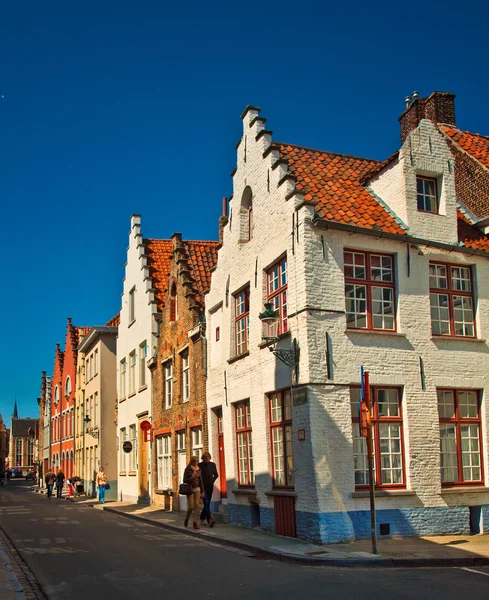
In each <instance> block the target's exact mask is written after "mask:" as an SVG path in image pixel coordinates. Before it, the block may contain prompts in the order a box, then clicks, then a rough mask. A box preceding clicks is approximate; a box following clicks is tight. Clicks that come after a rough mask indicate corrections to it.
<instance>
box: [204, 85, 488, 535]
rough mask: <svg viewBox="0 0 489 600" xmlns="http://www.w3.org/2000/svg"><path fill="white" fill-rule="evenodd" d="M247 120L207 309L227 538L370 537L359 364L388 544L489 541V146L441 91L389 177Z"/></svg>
mask: <svg viewBox="0 0 489 600" xmlns="http://www.w3.org/2000/svg"><path fill="white" fill-rule="evenodd" d="M242 120H243V137H242V139H241V141H240V143H239V145H238V148H237V167H236V169H235V171H234V173H233V186H234V190H233V191H234V194H233V196H232V197H231V198H230V202H229V217H225V218H224V219H223V221H222V225H223V230H222V235H223V244H222V247H221V248H220V250H219V260H218V264H217V267H216V270H215V272H214V273H213V275H212V282H211V288H210V291H209V293H208V295H207V296H206V311H207V338H208V351H209V368H208V380H207V404H208V410H209V413H208V419H209V423H210V431H211V443H210V448H211V452H213V453H217V452H216V451H217V450H218V448H219V447H220V446H221V439H224V456H223V458H224V459H225V464H226V475H227V484H228V485H227V496H228V498H227V502H228V503H229V505H228V508H229V519H230V521H232V522H236V523H240V524H243V525H247V526H260V527H262V528H263V529H266V530H270V531H275V532H276V533H279V534H284V535H297V536H298V537H301V538H304V539H308V540H312V541H315V542H335V541H344V540H351V539H354V538H366V537H368V536H369V535H370V521H369V500H368V474H367V466H366V452H365V444H364V438H361V437H360V435H359V425H358V415H357V412H356V410H357V408H356V407H357V400H358V397H359V384H360V374H359V369H360V366H361V365H364V366H365V368H366V369H368V370H369V373H370V382H371V386H372V395H373V414H372V418H373V431H374V453H375V459H376V464H377V470H376V472H375V484H376V489H377V491H376V495H377V523H378V528H379V531H378V533H382V534H383V535H429V534H466V533H469V532H471V531H472V532H478V531H485V532H487V531H489V487H487V482H488V478H489V470H488V464H489V461H488V444H489V440H488V438H487V432H488V426H489V411H487V410H486V407H485V399H484V398H485V392H486V391H487V387H488V385H489V380H488V374H489V351H488V347H487V343H486V339H487V337H488V335H489V331H488V328H489V283H488V282H489V261H488V259H489V237H488V236H487V235H486V233H487V232H488V230H487V226H488V225H489V196H488V192H489V172H488V168H489V140H488V138H485V137H482V136H479V135H475V134H470V133H467V132H462V131H460V130H459V129H457V127H456V125H455V107H454V95H453V94H449V93H441V92H435V93H433V94H431V96H429V97H428V98H419V97H418V96H416V97H414V99H413V100H412V101H410V102H409V105H408V106H407V108H406V110H405V111H404V112H403V114H402V115H401V117H400V124H401V143H402V145H401V148H400V149H399V151H398V152H396V153H395V154H394V155H392V156H391V157H390V158H389V159H387V160H386V161H384V162H382V163H381V162H378V161H374V160H368V159H363V158H356V157H352V156H346V155H341V154H335V153H332V152H323V151H318V150H313V149H309V148H304V147H301V146H296V145H292V144H281V143H277V142H274V141H273V140H272V133H271V132H270V131H268V130H267V129H266V128H265V119H264V118H262V117H261V116H260V110H259V109H258V108H256V107H247V109H246V110H245V112H244V113H243V115H242ZM265 302H270V303H271V306H272V308H275V309H276V310H277V311H278V323H276V324H275V325H274V327H273V330H272V331H269V330H267V328H266V326H265V325H264V324H263V323H262V322H260V319H259V314H260V313H262V314H263V312H264V304H265ZM264 337H265V338H267V337H268V338H273V339H268V340H267V339H264ZM267 347H268V348H269V350H272V352H270V351H269V350H267ZM280 359H282V360H280ZM283 361H284V362H283ZM379 465H380V468H379ZM218 468H219V465H218ZM221 471H222V469H221Z"/></svg>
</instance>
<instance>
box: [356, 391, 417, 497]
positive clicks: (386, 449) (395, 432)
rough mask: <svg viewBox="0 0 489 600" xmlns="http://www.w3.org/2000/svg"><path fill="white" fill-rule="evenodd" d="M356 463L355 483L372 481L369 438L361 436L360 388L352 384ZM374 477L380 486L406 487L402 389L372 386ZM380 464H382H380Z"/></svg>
mask: <svg viewBox="0 0 489 600" xmlns="http://www.w3.org/2000/svg"><path fill="white" fill-rule="evenodd" d="M350 400H351V413H352V420H353V424H352V429H353V464H354V471H355V486H357V487H363V486H367V485H368V460H367V443H366V438H364V437H361V436H360V431H359V424H358V421H359V419H358V402H359V401H360V388H357V387H354V388H350ZM371 402H372V410H371V412H372V433H373V451H374V478H375V486H376V487H403V486H404V485H405V482H404V457H403V440H402V410H401V390H400V389H399V388H380V387H379V388H376V387H372V388H371ZM377 465H380V468H377Z"/></svg>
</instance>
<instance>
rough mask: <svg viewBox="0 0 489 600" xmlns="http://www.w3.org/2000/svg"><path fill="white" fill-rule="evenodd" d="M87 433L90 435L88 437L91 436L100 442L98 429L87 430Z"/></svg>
mask: <svg viewBox="0 0 489 600" xmlns="http://www.w3.org/2000/svg"><path fill="white" fill-rule="evenodd" d="M85 431H86V432H87V433H88V435H91V436H92V437H94V438H95V439H97V440H98V434H99V431H98V427H93V428H92V429H85Z"/></svg>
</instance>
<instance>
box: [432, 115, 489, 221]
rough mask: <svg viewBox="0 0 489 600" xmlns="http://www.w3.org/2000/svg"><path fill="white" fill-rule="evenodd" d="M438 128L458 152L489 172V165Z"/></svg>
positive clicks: (441, 128)
mask: <svg viewBox="0 0 489 600" xmlns="http://www.w3.org/2000/svg"><path fill="white" fill-rule="evenodd" d="M455 129H457V128H456V127H455ZM438 130H439V131H440V130H441V133H442V135H444V136H445V137H446V139H447V140H448V141H449V142H451V143H452V144H453V145H454V146H456V147H457V150H458V151H459V152H463V153H464V154H465V155H466V156H468V157H469V158H471V159H472V160H473V161H475V162H476V163H477V164H478V165H479V166H480V167H481V168H482V169H484V171H487V172H489V167H486V165H485V164H484V163H483V162H482V161H480V160H479V159H478V158H476V157H475V156H474V155H473V154H471V153H470V152H468V151H467V150H466V149H465V148H463V147H462V146H461V145H460V144H459V143H458V142H457V141H456V140H454V139H453V138H452V137H450V136H449V135H448V133H447V132H446V131H443V127H438ZM457 131H460V133H468V134H470V135H478V134H473V133H470V131H462V130H461V129H457ZM479 137H484V136H482V135H479ZM484 139H486V138H484ZM488 141H489V140H488ZM484 218H485V217H484Z"/></svg>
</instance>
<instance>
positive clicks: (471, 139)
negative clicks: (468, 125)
mask: <svg viewBox="0 0 489 600" xmlns="http://www.w3.org/2000/svg"><path fill="white" fill-rule="evenodd" d="M440 129H441V130H442V131H443V132H444V133H446V135H447V136H448V137H449V138H450V139H451V140H452V141H453V142H455V144H457V146H459V147H460V148H462V150H465V152H467V153H468V154H470V155H471V156H472V157H473V158H475V159H476V160H478V161H479V162H480V163H482V164H483V165H484V166H485V167H486V168H488V169H489V137H486V136H484V135H479V134H478V133H470V132H469V131H461V130H460V129H457V128H456V127H453V126H452V125H440Z"/></svg>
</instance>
